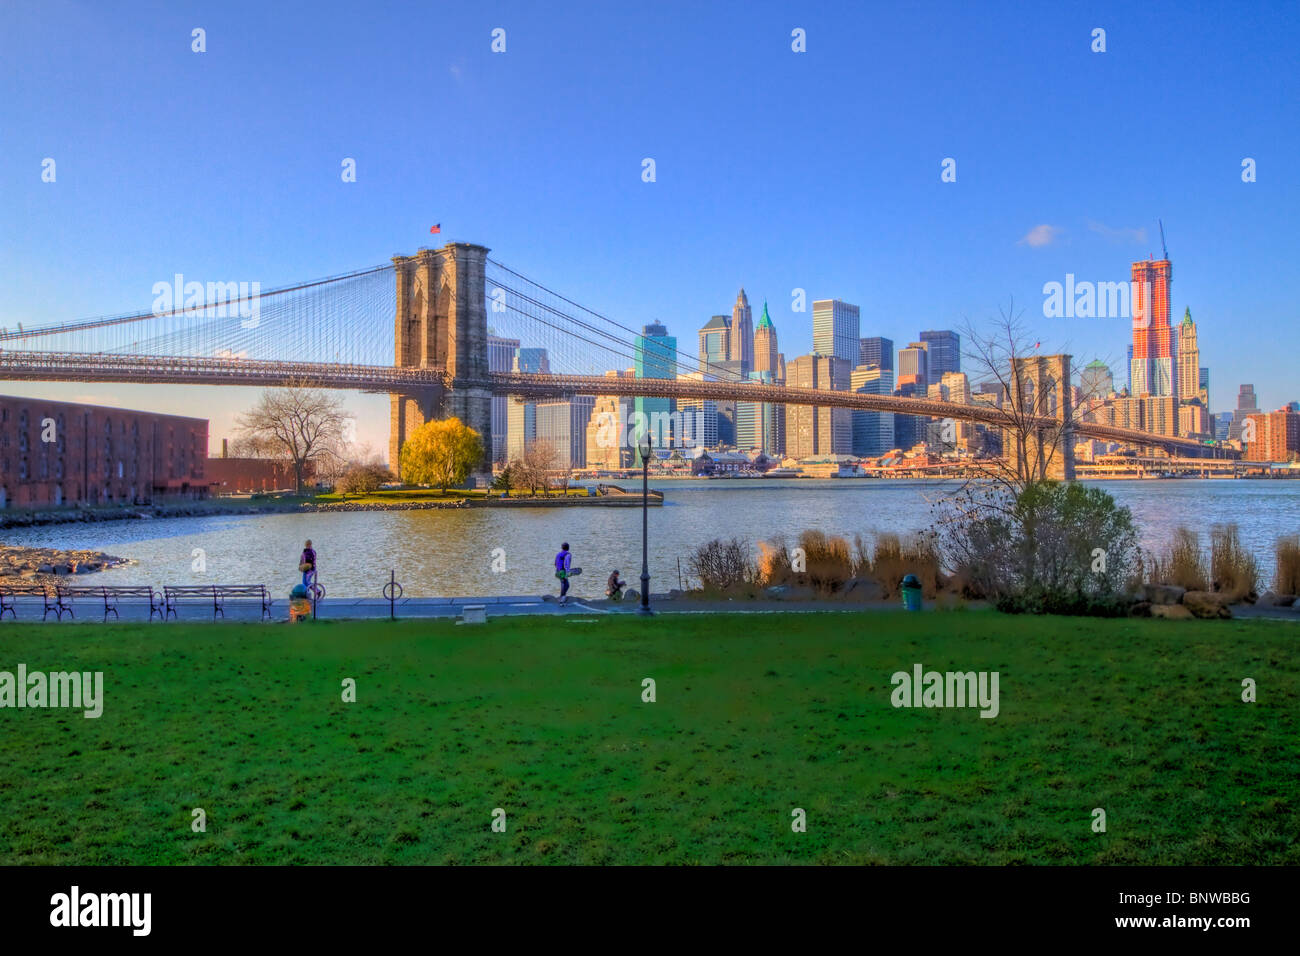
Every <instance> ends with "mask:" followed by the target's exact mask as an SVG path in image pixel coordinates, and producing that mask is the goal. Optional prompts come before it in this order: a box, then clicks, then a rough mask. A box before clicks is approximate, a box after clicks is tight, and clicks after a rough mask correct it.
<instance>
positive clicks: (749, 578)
mask: <svg viewBox="0 0 1300 956" xmlns="http://www.w3.org/2000/svg"><path fill="white" fill-rule="evenodd" d="M686 562H687V567H689V568H690V571H691V574H693V575H695V577H697V578H699V579H700V585H701V587H702V588H703V589H704V590H706V591H733V590H736V589H739V588H743V587H748V586H750V585H751V584H753V583H754V580H755V576H756V570H755V568H754V562H753V560H752V559H751V558H750V552H749V545H747V544H746V543H745V542H744V541H741V540H740V539H738V538H732V539H731V540H730V541H723V540H722V539H721V538H714V539H713V540H712V541H710V542H708V543H707V544H702V545H700V546H699V547H697V548H695V549H694V550H693V551H692V552H691V554H690V556H689V557H688V558H687V559H686Z"/></svg>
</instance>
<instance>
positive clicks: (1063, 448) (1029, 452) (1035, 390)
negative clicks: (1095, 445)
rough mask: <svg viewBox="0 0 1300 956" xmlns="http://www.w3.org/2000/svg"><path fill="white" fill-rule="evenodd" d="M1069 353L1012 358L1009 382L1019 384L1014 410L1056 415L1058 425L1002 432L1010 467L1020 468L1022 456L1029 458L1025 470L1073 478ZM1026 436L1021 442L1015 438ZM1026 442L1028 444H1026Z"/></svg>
mask: <svg viewBox="0 0 1300 956" xmlns="http://www.w3.org/2000/svg"><path fill="white" fill-rule="evenodd" d="M1070 359H1071V356H1069V355H1032V356H1027V357H1024V358H1014V359H1012V362H1013V367H1012V375H1011V377H1012V382H1013V384H1017V383H1018V385H1019V388H1020V391H1021V396H1020V398H1019V404H1018V406H1017V407H1016V411H1017V412H1019V413H1021V414H1033V415H1039V416H1041V417H1043V418H1055V419H1056V420H1057V421H1058V422H1060V424H1059V425H1058V426H1057V427H1055V428H1050V427H1049V428H1048V429H1047V432H1050V433H1051V434H1046V433H1045V432H1044V430H1043V429H1039V430H1037V431H1035V432H1034V434H1033V435H1030V436H1019V435H1017V434H1015V433H1014V431H1012V430H1010V429H1007V430H1004V432H1003V439H1002V452H1003V454H1004V455H1005V456H1006V457H1007V459H1008V460H1009V463H1010V464H1011V467H1012V468H1013V469H1015V470H1016V471H1019V470H1020V469H1019V467H1018V465H1019V463H1020V461H1021V460H1022V459H1028V471H1029V472H1030V473H1031V474H1032V473H1035V472H1038V471H1040V470H1042V471H1044V472H1045V477H1047V478H1055V479H1056V480H1058V481H1061V480H1064V481H1074V441H1075V433H1074V425H1075V409H1074V392H1073V390H1072V388H1071V385H1072V380H1071V374H1072V373H1071V370H1070ZM1022 437H1027V439H1028V441H1027V442H1026V443H1022V442H1021V441H1019V440H1018V439H1020V438H1022ZM1025 444H1028V445H1029V446H1030V447H1025Z"/></svg>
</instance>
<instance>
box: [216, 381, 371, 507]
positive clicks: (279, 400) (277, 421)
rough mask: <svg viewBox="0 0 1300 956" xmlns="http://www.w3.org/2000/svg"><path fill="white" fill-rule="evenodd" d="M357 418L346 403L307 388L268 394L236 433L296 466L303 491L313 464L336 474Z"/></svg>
mask: <svg viewBox="0 0 1300 956" xmlns="http://www.w3.org/2000/svg"><path fill="white" fill-rule="evenodd" d="M352 417H353V416H352V413H350V412H347V411H345V410H344V408H343V403H342V401H341V400H340V399H339V398H338V397H336V396H335V395H332V394H330V393H328V392H325V391H322V390H321V389H316V388H308V387H306V386H303V385H290V386H289V387H288V388H274V389H267V390H266V391H264V392H263V393H262V395H261V397H260V398H259V399H258V400H257V404H255V405H254V406H253V407H252V408H251V409H249V410H248V411H246V412H241V413H240V414H239V415H238V416H237V418H236V419H235V421H236V433H237V434H238V435H239V438H240V439H241V440H246V441H248V442H251V443H253V444H254V446H255V447H259V448H267V449H273V450H274V452H275V454H276V455H277V457H284V458H287V459H288V460H289V461H290V462H292V463H293V470H294V478H295V483H296V487H297V489H298V492H299V493H300V494H301V493H302V491H303V478H304V475H305V473H306V470H307V467H308V465H312V466H313V467H317V466H320V467H323V468H324V470H325V471H328V470H329V469H330V464H329V463H330V461H331V460H333V459H335V458H337V457H338V456H339V449H340V448H341V447H342V446H343V444H344V429H345V427H346V425H347V422H348V421H349V420H350V419H351V418H352Z"/></svg>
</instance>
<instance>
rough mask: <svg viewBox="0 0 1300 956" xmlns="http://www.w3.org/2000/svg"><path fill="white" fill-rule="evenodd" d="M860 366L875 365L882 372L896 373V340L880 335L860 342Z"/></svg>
mask: <svg viewBox="0 0 1300 956" xmlns="http://www.w3.org/2000/svg"><path fill="white" fill-rule="evenodd" d="M859 346H860V348H859V351H858V365H875V366H878V367H879V368H880V369H881V370H882V371H886V372H893V371H894V340H893V339H886V338H882V337H881V336H879V335H876V336H872V337H871V338H865V339H860V340H859Z"/></svg>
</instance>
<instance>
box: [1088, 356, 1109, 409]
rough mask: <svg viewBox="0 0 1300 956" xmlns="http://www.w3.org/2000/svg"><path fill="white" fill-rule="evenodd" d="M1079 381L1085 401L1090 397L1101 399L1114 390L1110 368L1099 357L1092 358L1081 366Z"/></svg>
mask: <svg viewBox="0 0 1300 956" xmlns="http://www.w3.org/2000/svg"><path fill="white" fill-rule="evenodd" d="M1079 382H1080V386H1081V387H1082V389H1083V398H1084V400H1085V401H1087V400H1088V399H1090V398H1096V399H1103V398H1105V397H1106V396H1107V395H1109V394H1110V393H1111V392H1113V391H1115V381H1114V377H1113V376H1112V375H1111V373H1110V368H1109V367H1108V366H1107V365H1106V363H1105V362H1103V361H1102V360H1101V359H1093V360H1092V361H1091V362H1089V363H1088V364H1087V365H1085V366H1084V367H1083V371H1082V372H1081V373H1079Z"/></svg>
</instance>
